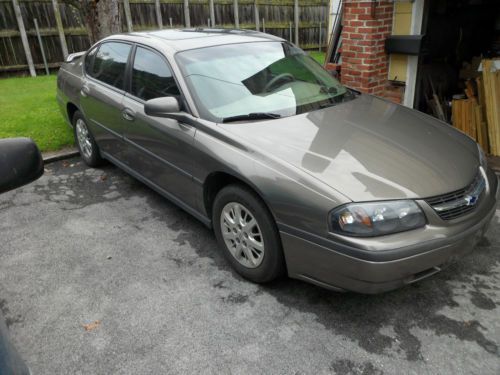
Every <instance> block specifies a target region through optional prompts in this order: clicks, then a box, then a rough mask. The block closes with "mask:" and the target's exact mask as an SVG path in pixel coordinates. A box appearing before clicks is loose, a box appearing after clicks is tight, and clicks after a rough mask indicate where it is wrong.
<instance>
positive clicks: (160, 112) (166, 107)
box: [144, 96, 181, 117]
mask: <svg viewBox="0 0 500 375" xmlns="http://www.w3.org/2000/svg"><path fill="white" fill-rule="evenodd" d="M180 110H181V106H180V105H179V101H178V100H177V98H176V97H174V96H165V97H163V98H156V99H151V100H148V101H147V102H146V103H145V104H144V113H146V114H147V115H148V116H154V117H170V116H169V115H172V114H173V113H178V112H179V111H180Z"/></svg>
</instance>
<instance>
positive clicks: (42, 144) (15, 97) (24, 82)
mask: <svg viewBox="0 0 500 375" xmlns="http://www.w3.org/2000/svg"><path fill="white" fill-rule="evenodd" d="M7 137H29V138H32V139H33V140H34V141H35V142H36V143H37V144H38V147H39V148H40V150H42V151H54V150H58V149H61V148H63V147H65V146H70V145H72V144H73V135H72V133H71V129H70V128H69V126H68V125H67V124H66V122H65V121H64V119H63V117H62V115H61V113H60V112H59V107H58V105H57V101H56V76H55V75H51V76H39V77H36V78H32V77H22V78H6V79H0V138H7Z"/></svg>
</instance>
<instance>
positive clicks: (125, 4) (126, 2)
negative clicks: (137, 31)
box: [123, 0, 134, 33]
mask: <svg viewBox="0 0 500 375" xmlns="http://www.w3.org/2000/svg"><path fill="white" fill-rule="evenodd" d="M123 10H124V11H125V20H126V21H127V30H128V32H129V33H131V32H132V31H134V28H133V25H132V14H131V13H130V3H129V0H123Z"/></svg>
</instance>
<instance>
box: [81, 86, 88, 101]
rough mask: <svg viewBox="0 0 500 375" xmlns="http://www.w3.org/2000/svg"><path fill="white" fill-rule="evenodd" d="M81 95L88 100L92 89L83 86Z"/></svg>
mask: <svg viewBox="0 0 500 375" xmlns="http://www.w3.org/2000/svg"><path fill="white" fill-rule="evenodd" d="M80 94H81V95H82V96H83V97H84V98H86V97H87V96H89V94H90V88H89V87H88V86H87V85H83V86H82V89H81V90H80Z"/></svg>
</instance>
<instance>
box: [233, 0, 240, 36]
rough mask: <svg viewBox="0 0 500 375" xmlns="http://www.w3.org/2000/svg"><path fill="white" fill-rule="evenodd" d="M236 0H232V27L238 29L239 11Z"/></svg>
mask: <svg viewBox="0 0 500 375" xmlns="http://www.w3.org/2000/svg"><path fill="white" fill-rule="evenodd" d="M238 8H239V7H238V0H234V2H233V12H234V28H235V29H239V28H240V16H239V11H238Z"/></svg>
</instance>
